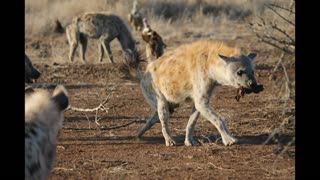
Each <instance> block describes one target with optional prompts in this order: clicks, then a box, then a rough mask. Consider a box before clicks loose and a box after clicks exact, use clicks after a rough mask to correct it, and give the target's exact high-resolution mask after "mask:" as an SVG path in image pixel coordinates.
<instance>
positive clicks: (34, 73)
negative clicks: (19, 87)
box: [24, 54, 40, 83]
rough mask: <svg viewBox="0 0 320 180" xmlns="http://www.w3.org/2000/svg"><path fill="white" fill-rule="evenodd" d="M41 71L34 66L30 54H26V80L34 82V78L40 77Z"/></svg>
mask: <svg viewBox="0 0 320 180" xmlns="http://www.w3.org/2000/svg"><path fill="white" fill-rule="evenodd" d="M39 77H40V72H39V71H38V70H37V69H36V68H34V67H33V66H32V63H31V61H30V59H29V58H28V56H27V55H26V54H24V82H26V83H32V80H33V79H34V80H35V79H38V78H39Z"/></svg>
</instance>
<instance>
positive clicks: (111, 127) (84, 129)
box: [63, 119, 137, 131]
mask: <svg viewBox="0 0 320 180" xmlns="http://www.w3.org/2000/svg"><path fill="white" fill-rule="evenodd" d="M134 122H137V120H136V119H135V120H132V121H130V122H128V123H125V124H121V125H116V126H110V127H104V126H102V127H100V128H63V129H65V130H77V131H86V130H102V131H103V130H110V129H117V128H122V127H125V126H128V125H130V124H132V123H134Z"/></svg>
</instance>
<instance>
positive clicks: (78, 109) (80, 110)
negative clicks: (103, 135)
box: [66, 94, 111, 126]
mask: <svg viewBox="0 0 320 180" xmlns="http://www.w3.org/2000/svg"><path fill="white" fill-rule="evenodd" d="M110 96H111V94H109V95H108V96H107V98H106V99H105V100H104V101H103V102H102V103H101V104H99V106H98V107H95V108H92V109H83V108H77V107H72V106H70V108H68V109H67V110H66V111H68V110H71V111H76V112H94V111H95V112H96V115H95V118H94V122H95V123H96V124H97V125H98V126H101V125H100V123H99V122H98V121H99V120H100V118H99V119H98V111H99V110H101V111H105V112H106V113H108V110H109V108H107V107H105V106H104V105H105V104H106V103H107V102H108V100H109V97H110ZM85 115H86V114H85ZM86 116H87V115H86ZM88 120H89V119H88Z"/></svg>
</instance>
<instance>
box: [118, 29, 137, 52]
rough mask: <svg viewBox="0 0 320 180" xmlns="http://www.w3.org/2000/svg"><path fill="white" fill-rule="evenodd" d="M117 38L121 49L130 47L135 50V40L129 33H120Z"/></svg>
mask: <svg viewBox="0 0 320 180" xmlns="http://www.w3.org/2000/svg"><path fill="white" fill-rule="evenodd" d="M118 39H119V42H120V45H121V47H122V49H123V50H125V49H130V50H131V51H133V50H135V40H134V39H133V38H132V36H131V34H129V33H121V34H120V35H119V37H118Z"/></svg>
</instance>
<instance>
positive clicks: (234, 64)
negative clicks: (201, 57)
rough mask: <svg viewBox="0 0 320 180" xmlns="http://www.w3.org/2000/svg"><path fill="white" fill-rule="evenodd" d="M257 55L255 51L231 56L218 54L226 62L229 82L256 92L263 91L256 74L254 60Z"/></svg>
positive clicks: (236, 86)
mask: <svg viewBox="0 0 320 180" xmlns="http://www.w3.org/2000/svg"><path fill="white" fill-rule="evenodd" d="M256 56H257V53H255V52H251V53H249V54H248V55H240V56H231V57H227V56H224V55H221V54H218V57H219V58H220V59H221V60H223V61H224V63H225V67H226V69H227V76H228V77H227V79H228V81H230V82H229V84H231V85H232V86H234V87H235V88H240V87H243V88H245V89H248V90H250V91H252V92H255V93H257V92H260V91H262V89H261V85H258V84H257V81H256V78H255V76H254V73H255V66H254V64H253V63H252V61H253V60H254V59H255V58H256Z"/></svg>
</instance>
